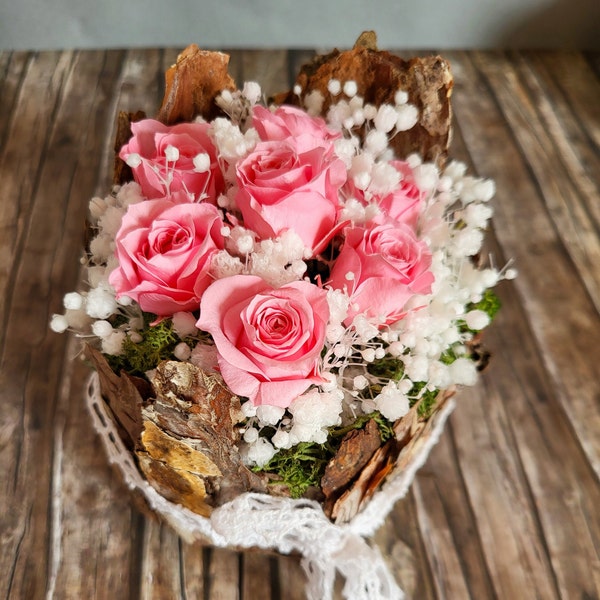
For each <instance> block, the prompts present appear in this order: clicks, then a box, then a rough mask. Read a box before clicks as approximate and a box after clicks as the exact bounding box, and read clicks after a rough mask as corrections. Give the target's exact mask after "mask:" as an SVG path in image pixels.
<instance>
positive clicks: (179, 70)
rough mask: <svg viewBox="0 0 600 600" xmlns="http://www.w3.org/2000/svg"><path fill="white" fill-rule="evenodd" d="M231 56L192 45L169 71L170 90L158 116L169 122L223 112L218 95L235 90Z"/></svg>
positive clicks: (167, 80) (167, 74)
mask: <svg viewBox="0 0 600 600" xmlns="http://www.w3.org/2000/svg"><path fill="white" fill-rule="evenodd" d="M228 64H229V55H227V54H224V53H222V52H210V51H208V50H200V48H198V46H196V44H192V45H190V46H188V47H187V48H186V49H185V50H184V51H183V52H182V53H181V54H180V55H179V56H178V57H177V62H176V63H175V64H174V65H173V66H172V67H171V68H170V69H169V70H168V71H167V73H166V90H165V96H164V98H163V102H162V106H161V108H160V110H159V111H158V116H157V119H158V120H159V121H161V122H162V123H165V124H166V125H173V124H175V123H180V122H183V121H188V122H189V121H193V120H194V119H195V118H196V117H197V116H201V117H203V118H204V119H206V120H207V121H208V120H211V119H213V118H214V117H216V116H217V115H218V114H220V111H219V109H218V107H217V105H216V104H215V98H216V97H217V96H218V95H219V94H220V93H221V92H222V91H223V90H234V89H235V87H236V86H235V82H234V81H233V79H232V78H231V76H230V75H229V73H228V71H227V67H228Z"/></svg>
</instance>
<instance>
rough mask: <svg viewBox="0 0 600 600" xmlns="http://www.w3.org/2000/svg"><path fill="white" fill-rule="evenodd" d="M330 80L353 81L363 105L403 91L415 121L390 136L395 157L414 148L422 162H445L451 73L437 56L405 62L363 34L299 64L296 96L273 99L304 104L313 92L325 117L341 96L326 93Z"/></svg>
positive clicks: (387, 99) (390, 100) (387, 100)
mask: <svg viewBox="0 0 600 600" xmlns="http://www.w3.org/2000/svg"><path fill="white" fill-rule="evenodd" d="M331 79H337V80H338V81H340V82H341V83H342V85H343V84H344V83H345V82H347V81H354V82H356V85H357V88H358V95H359V96H361V97H362V98H364V101H365V103H371V104H374V105H376V106H380V105H381V104H392V105H393V104H394V103H395V101H394V96H395V94H396V92H397V91H398V90H403V91H405V92H407V94H408V101H409V102H410V103H411V104H413V105H414V106H416V108H417V109H418V111H419V119H418V122H417V124H416V125H415V126H414V127H413V128H412V129H409V130H408V131H402V132H399V133H398V134H396V135H395V136H394V138H393V139H392V140H391V146H392V148H393V149H394V152H395V153H396V156H398V157H399V158H405V157H406V156H408V155H409V154H411V153H415V152H416V153H418V154H420V155H421V156H422V158H423V159H424V160H426V161H431V162H437V163H438V165H440V166H441V165H443V164H444V162H445V160H446V157H447V152H448V146H449V144H450V140H451V121H452V110H451V106H450V95H451V93H452V86H453V77H452V73H451V71H450V64H449V62H448V61H446V60H445V59H444V58H442V57H441V56H430V57H426V58H412V59H410V60H408V61H406V60H404V59H402V58H400V57H398V56H395V55H393V54H391V53H390V52H386V51H380V50H377V38H376V36H375V34H374V32H365V33H363V34H362V35H361V36H360V37H359V38H358V40H357V42H356V44H355V45H354V48H352V50H347V51H345V52H340V51H339V50H337V49H336V50H334V51H333V52H331V53H329V54H326V55H321V56H317V57H315V58H314V59H313V60H312V61H311V62H310V63H308V64H306V65H304V66H303V67H302V68H301V70H300V74H299V75H298V77H297V79H296V86H299V88H300V90H301V91H300V94H299V95H298V94H296V93H294V92H293V91H290V92H287V93H283V94H279V95H277V96H275V98H274V101H275V103H276V104H294V105H297V106H304V99H305V98H306V96H307V95H308V94H310V93H313V92H315V91H318V92H319V93H320V94H321V96H322V97H323V99H324V102H323V107H322V110H321V114H322V115H325V114H327V111H328V109H329V107H330V106H331V104H332V103H333V102H335V101H338V100H339V99H340V98H341V97H340V96H336V97H334V96H332V95H331V94H330V92H329V91H328V89H327V86H328V84H329V81H330V80H331Z"/></svg>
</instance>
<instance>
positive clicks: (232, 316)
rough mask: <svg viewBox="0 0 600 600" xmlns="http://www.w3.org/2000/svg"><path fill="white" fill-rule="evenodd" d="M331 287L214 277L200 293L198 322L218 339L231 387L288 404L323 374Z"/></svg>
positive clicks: (259, 398) (265, 400)
mask: <svg viewBox="0 0 600 600" xmlns="http://www.w3.org/2000/svg"><path fill="white" fill-rule="evenodd" d="M328 319H329V306H328V304H327V293H326V292H325V291H324V290H323V289H321V288H319V287H317V286H316V285H313V284H311V283H308V282H306V281H295V282H292V283H288V284H287V285H284V286H282V287H280V288H277V289H273V288H272V287H270V286H269V285H268V284H267V283H265V281H263V280H262V279H261V278H260V277H255V276H252V275H234V276H232V277H225V278H223V279H218V280H217V281H215V282H214V283H213V284H212V285H211V286H210V287H209V288H208V289H207V290H206V291H205V292H204V295H203V296H202V301H201V303H200V319H199V320H198V323H197V326H198V328H200V329H202V330H204V331H208V332H209V333H210V334H211V335H212V337H213V339H214V341H215V344H216V347H217V352H218V360H219V367H220V370H221V374H222V376H223V379H224V380H225V382H226V383H227V385H228V386H229V388H230V389H231V390H232V391H233V392H234V393H236V394H239V395H240V396H246V397H248V398H250V400H251V401H252V402H253V403H254V404H255V405H260V404H270V405H274V406H282V407H287V406H289V405H290V403H291V402H292V401H293V400H295V399H296V398H297V397H298V396H299V395H300V394H302V393H303V392H305V391H306V390H307V388H308V387H309V386H310V385H312V384H314V383H319V382H321V381H322V379H321V378H320V376H319V373H318V364H319V357H320V354H321V350H322V349H323V344H324V340H325V328H326V325H327V320H328Z"/></svg>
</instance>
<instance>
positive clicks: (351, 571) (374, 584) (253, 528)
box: [86, 372, 454, 600]
mask: <svg viewBox="0 0 600 600" xmlns="http://www.w3.org/2000/svg"><path fill="white" fill-rule="evenodd" d="M86 404H87V406H88V409H89V410H90V413H91V415H92V419H93V423H94V427H95V429H96V430H97V431H98V433H99V434H100V437H101V438H102V441H103V443H104V447H105V449H106V453H107V457H108V460H109V462H110V463H111V464H114V465H116V466H117V467H118V468H119V470H120V471H121V472H122V474H123V478H124V480H125V482H126V484H127V486H128V487H129V488H130V489H131V490H138V491H139V492H141V493H142V494H143V495H144V497H145V498H146V501H147V502H148V505H149V506H150V508H151V509H152V510H153V511H155V512H156V513H158V514H160V515H161V516H162V518H163V519H164V520H165V521H166V522H168V523H169V525H171V527H173V529H175V531H177V533H178V534H179V535H181V537H183V538H184V539H185V540H187V541H189V542H192V541H197V540H200V541H203V542H205V543H206V542H208V543H210V544H212V545H214V546H219V547H227V546H229V547H238V548H253V547H257V548H263V549H272V550H277V551H278V552H281V553H283V554H290V553H292V552H298V553H300V554H301V555H302V567H303V568H304V571H305V572H306V574H307V577H308V582H307V586H306V597H307V599H308V600H330V599H331V598H332V597H333V589H334V583H335V577H336V573H337V572H339V573H340V574H341V575H342V576H343V577H344V578H345V585H344V589H343V595H344V598H347V599H348V600H400V599H402V598H404V594H403V592H402V590H401V589H400V588H399V587H398V585H397V584H396V582H395V580H394V578H393V576H392V574H391V573H390V572H389V569H388V567H387V565H386V563H385V561H384V559H383V557H382V556H381V553H380V552H379V550H378V549H377V548H374V547H372V546H370V545H369V544H368V543H367V541H366V540H365V537H367V536H370V535H371V534H373V533H374V531H375V530H376V529H377V528H378V527H379V526H380V525H381V524H382V523H383V521H384V520H385V518H386V517H387V515H388V513H389V512H390V510H391V509H392V507H393V505H394V503H395V502H396V501H397V500H398V499H399V498H401V497H402V496H404V495H405V494H406V491H407V490H408V488H409V486H410V483H411V482H412V480H413V478H414V476H415V473H416V472H417V470H418V469H419V468H420V467H421V466H422V465H423V464H424V462H425V460H426V459H427V456H428V454H429V451H430V450H431V448H432V447H433V446H434V445H435V443H436V442H437V440H438V438H439V436H440V434H441V432H442V430H443V427H444V423H445V421H446V419H447V417H448V416H449V414H450V412H451V411H452V409H453V408H454V401H453V400H452V399H450V400H449V401H447V402H446V403H445V405H444V406H443V407H442V409H441V410H440V412H439V413H438V414H437V415H436V422H435V425H434V429H433V431H432V434H431V435H430V436H428V438H427V439H426V441H425V442H424V443H423V444H422V445H421V447H420V448H419V450H418V451H417V452H416V454H415V456H414V457H413V459H412V460H411V462H410V463H409V465H408V466H406V467H405V468H404V469H403V470H402V471H399V472H396V473H394V474H393V475H392V476H391V477H388V479H387V480H386V483H385V484H384V485H383V486H382V487H381V488H380V489H379V490H378V491H377V492H376V493H375V494H373V497H372V498H371V500H370V502H369V503H368V504H367V505H366V506H365V507H364V508H363V509H362V510H361V512H359V513H358V514H357V515H356V516H355V517H354V518H353V519H352V520H351V521H350V522H349V523H346V524H344V525H335V524H333V523H332V522H331V521H330V520H329V519H328V518H327V517H326V516H325V514H324V513H323V510H322V508H321V506H320V504H319V503H318V502H315V501H312V500H304V499H300V500H294V499H291V498H280V497H275V496H269V495H267V494H256V493H246V494H242V495H240V496H238V497H237V498H235V499H234V500H233V501H231V502H228V503H227V504H224V505H223V506H220V507H219V508H217V509H215V510H214V511H213V512H212V514H211V516H210V518H206V517H202V516H200V515H197V514H195V513H193V512H191V511H190V510H188V509H186V508H184V507H182V506H179V505H177V504H174V503H172V502H170V501H168V500H166V499H165V498H163V497H162V496H161V495H160V494H159V493H158V492H157V491H156V490H155V489H154V488H153V487H152V486H151V485H150V484H149V483H148V482H147V481H146V480H145V479H144V478H143V477H142V476H141V474H140V472H139V470H138V468H137V466H136V464H135V461H134V458H133V456H132V455H131V453H130V452H129V451H128V450H127V448H125V446H124V445H123V442H122V441H121V439H120V437H119V435H118V433H117V430H116V427H115V425H114V423H113V421H112V419H111V417H110V416H109V412H108V410H109V409H108V408H107V406H106V404H105V403H104V401H103V399H102V396H101V393H100V384H99V379H98V375H97V373H95V372H94V373H92V374H91V376H90V378H89V381H88V385H87V393H86Z"/></svg>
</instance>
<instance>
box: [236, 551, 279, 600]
mask: <svg viewBox="0 0 600 600" xmlns="http://www.w3.org/2000/svg"><path fill="white" fill-rule="evenodd" d="M241 561H242V562H241V569H240V574H241V581H240V584H241V585H240V588H241V589H240V592H241V596H240V597H241V598H242V600H246V599H248V600H249V599H251V598H272V597H273V592H274V583H273V569H274V566H273V557H272V555H270V554H267V553H266V552H261V551H260V550H256V551H248V552H244V553H243V554H241ZM276 585H277V584H275V586H276Z"/></svg>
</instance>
